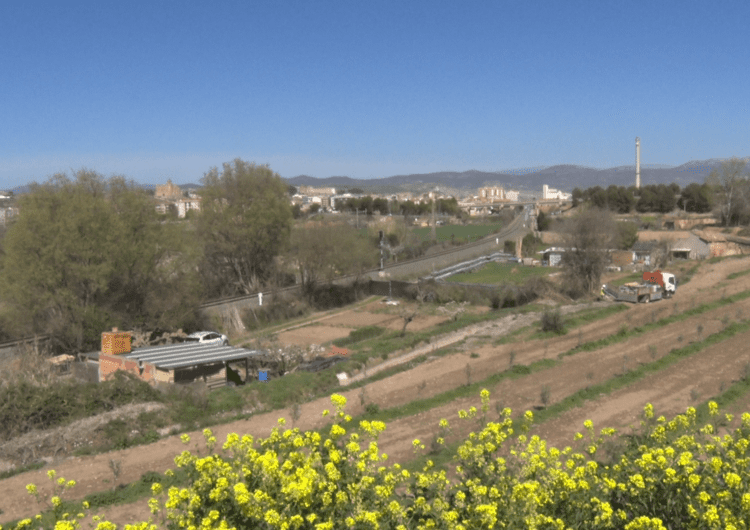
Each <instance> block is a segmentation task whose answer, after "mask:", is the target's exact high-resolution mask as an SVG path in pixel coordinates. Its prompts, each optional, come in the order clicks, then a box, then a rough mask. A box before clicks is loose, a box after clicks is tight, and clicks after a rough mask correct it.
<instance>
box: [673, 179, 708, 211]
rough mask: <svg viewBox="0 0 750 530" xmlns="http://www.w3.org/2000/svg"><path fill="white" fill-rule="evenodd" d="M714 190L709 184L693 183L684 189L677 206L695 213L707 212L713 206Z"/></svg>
mask: <svg viewBox="0 0 750 530" xmlns="http://www.w3.org/2000/svg"><path fill="white" fill-rule="evenodd" d="M712 200H713V197H712V192H711V187H710V186H709V185H708V184H697V183H695V182H693V183H692V184H690V185H688V186H686V187H685V188H684V189H683V190H682V194H681V195H680V199H679V200H678V201H677V207H678V208H680V209H682V210H684V211H686V212H694V213H707V212H710V211H711V207H712Z"/></svg>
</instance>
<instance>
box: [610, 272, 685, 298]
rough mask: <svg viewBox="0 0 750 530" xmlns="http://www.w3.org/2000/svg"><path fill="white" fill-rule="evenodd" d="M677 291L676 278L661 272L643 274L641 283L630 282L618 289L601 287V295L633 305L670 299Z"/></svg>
mask: <svg viewBox="0 0 750 530" xmlns="http://www.w3.org/2000/svg"><path fill="white" fill-rule="evenodd" d="M676 290H677V278H676V277H675V275H674V274H672V273H669V272H662V271H658V270H657V271H653V272H644V273H643V283H638V282H630V283H626V284H625V285H621V286H620V287H614V286H612V285H603V286H602V293H603V294H605V295H608V296H611V297H612V298H614V299H615V301H618V302H632V303H634V304H641V303H648V302H655V301H657V300H661V299H662V298H671V297H672V296H673V295H674V293H675V292H676Z"/></svg>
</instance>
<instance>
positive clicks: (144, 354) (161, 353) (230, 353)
mask: <svg viewBox="0 0 750 530" xmlns="http://www.w3.org/2000/svg"><path fill="white" fill-rule="evenodd" d="M265 353H266V352H265V351H262V350H246V349H245V348H235V347H233V346H222V345H219V344H196V343H194V342H183V343H181V344H169V345H166V346H151V347H148V348H136V349H134V350H133V351H132V352H130V353H126V354H123V355H122V356H123V357H125V358H126V359H133V360H136V361H144V362H147V363H149V364H153V365H154V366H156V367H158V368H163V369H165V370H172V369H174V368H185V367H186V366H195V365H199V364H212V363H219V362H224V361H237V360H240V359H245V358H247V357H258V356H260V355H263V354H265Z"/></svg>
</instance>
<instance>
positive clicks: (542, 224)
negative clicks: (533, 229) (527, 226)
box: [536, 210, 552, 232]
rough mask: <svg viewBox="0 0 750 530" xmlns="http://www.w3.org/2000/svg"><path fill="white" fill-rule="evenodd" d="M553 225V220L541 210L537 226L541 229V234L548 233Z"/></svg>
mask: <svg viewBox="0 0 750 530" xmlns="http://www.w3.org/2000/svg"><path fill="white" fill-rule="evenodd" d="M551 224H552V219H550V218H549V217H548V216H547V214H546V213H544V212H543V211H541V210H539V215H537V216H536V226H537V228H538V229H539V231H540V232H546V231H547V230H549V227H550V225H551Z"/></svg>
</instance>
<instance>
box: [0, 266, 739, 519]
mask: <svg viewBox="0 0 750 530" xmlns="http://www.w3.org/2000/svg"><path fill="white" fill-rule="evenodd" d="M748 267H750V258H742V259H728V260H724V261H722V262H719V263H715V264H711V263H708V262H704V263H703V264H702V265H701V268H700V270H699V272H698V273H696V274H695V275H694V276H693V278H692V280H691V281H690V282H689V283H687V284H685V285H681V286H680V287H679V288H678V292H677V294H676V295H675V297H674V298H673V299H671V300H664V301H661V302H658V303H654V304H643V305H639V306H630V308H629V309H628V310H627V311H626V312H622V313H618V314H615V315H613V316H610V317H608V318H606V319H602V320H599V321H596V322H592V323H589V324H586V325H585V326H582V327H581V328H580V339H579V332H578V329H576V330H575V331H573V332H572V333H569V334H568V335H565V336H562V337H558V338H554V339H547V340H544V341H538V340H537V341H528V342H521V343H513V344H507V345H500V346H493V345H492V344H491V338H492V337H491V333H490V339H487V337H481V338H480V337H476V338H475V339H473V342H472V340H469V341H468V342H467V343H466V344H465V346H464V348H463V351H461V352H458V353H455V354H451V355H447V356H445V357H440V358H435V359H433V360H431V361H429V362H427V363H424V364H421V365H419V366H417V367H415V368H413V369H411V370H408V371H405V372H401V373H399V374H396V375H394V376H391V377H389V378H387V379H384V380H381V381H376V382H373V383H370V384H368V385H366V386H365V387H364V388H365V393H366V396H367V400H368V401H372V402H374V403H377V404H378V405H380V407H381V408H390V407H394V406H398V405H403V404H406V403H409V402H411V401H414V400H416V399H421V398H425V397H430V396H434V395H437V394H440V393H442V392H445V391H447V390H450V389H452V388H456V387H459V386H461V385H464V384H465V383H466V382H467V376H466V365H467V364H469V365H470V367H471V373H472V374H473V376H472V377H473V378H475V379H476V380H478V379H480V378H484V377H487V376H489V375H490V374H493V373H498V372H502V371H504V370H506V369H507V368H508V366H509V361H510V356H511V352H514V363H515V364H524V365H528V364H530V363H532V362H534V361H536V360H540V359H542V358H545V357H547V358H550V359H552V358H554V359H557V357H558V355H559V354H561V353H565V352H568V351H569V350H570V349H572V348H573V347H575V346H576V345H577V344H578V342H579V340H583V341H584V342H586V341H591V340H596V339H599V338H604V337H608V336H610V335H613V334H615V333H616V332H617V331H618V330H619V329H620V328H621V327H622V326H626V327H631V326H637V325H641V324H645V323H649V322H651V321H652V319H654V318H656V319H659V318H664V317H666V316H668V315H671V314H673V313H675V312H676V313H681V312H682V311H684V310H687V309H690V308H692V307H694V306H695V305H697V304H700V303H705V302H710V301H713V300H718V299H719V298H721V297H722V296H728V295H731V294H734V293H737V292H741V291H745V290H747V289H750V275H747V276H741V277H739V278H737V279H734V280H726V277H727V275H728V274H730V273H733V272H738V271H742V270H745V269H747V268H748ZM367 309H369V311H368V310H365V308H359V309H357V310H353V311H351V312H344V313H339V314H336V315H334V316H332V317H329V318H327V319H325V320H323V321H321V322H319V323H317V324H316V325H315V326H307V327H300V328H297V329H295V330H293V331H290V332H288V333H289V335H287V337H286V338H287V340H292V339H293V340H299V341H306V340H310V341H311V342H312V343H317V344H320V343H321V342H324V340H323V339H322V338H321V337H323V335H322V334H321V333H322V332H323V331H325V332H326V333H329V335H326V336H331V337H332V336H334V335H335V336H336V337H339V336H346V335H347V334H348V333H349V331H350V330H351V329H352V326H353V325H355V324H356V325H359V326H361V325H363V324H365V325H381V326H388V327H390V326H391V325H393V326H397V327H398V328H399V329H400V326H401V325H403V321H402V320H401V319H400V317H399V316H398V315H397V314H387V313H384V312H383V313H380V312H375V306H372V307H371V308H370V307H368V308H367ZM749 316H750V300H745V301H741V302H737V303H734V304H731V305H729V306H726V307H722V308H719V309H714V310H711V311H708V312H706V313H703V314H701V315H698V316H693V317H690V318H688V319H686V320H683V321H680V322H677V323H673V324H670V325H668V326H664V327H661V328H658V329H656V330H653V331H651V332H649V333H646V334H643V335H640V336H638V337H631V338H629V339H628V340H626V341H623V342H620V343H617V344H614V345H611V346H608V347H604V348H601V349H598V350H596V351H592V352H579V353H576V354H575V355H571V356H565V357H563V358H562V359H560V361H559V363H558V364H557V365H556V366H554V367H552V368H550V369H547V370H542V371H539V372H535V373H532V374H529V375H527V376H523V377H518V378H516V379H513V380H509V379H504V380H502V381H501V382H500V383H498V384H496V385H494V386H491V387H488V389H489V390H490V392H491V395H492V402H491V408H490V419H494V418H496V413H495V404H496V403H498V405H499V406H502V407H506V406H507V407H510V408H511V409H513V411H514V415H515V414H521V413H523V411H525V410H530V409H533V408H534V407H538V406H540V405H541V397H540V396H541V392H540V391H541V389H542V387H544V386H548V387H549V390H550V396H551V402H552V403H554V402H558V401H560V400H561V399H563V398H565V397H566V396H569V395H571V394H573V393H575V392H577V391H578V390H580V389H582V388H585V387H587V386H590V385H596V384H599V383H603V382H606V381H608V380H610V379H612V378H613V377H614V376H615V375H617V374H619V373H622V372H623V371H625V370H629V369H633V368H635V367H637V366H639V365H640V364H643V363H649V362H652V361H653V360H655V359H659V358H661V357H663V356H665V355H667V354H668V353H669V352H670V351H671V350H672V349H673V348H678V347H681V346H685V345H688V344H689V343H690V342H692V341H696V340H698V339H699V330H698V327H699V326H702V331H701V333H700V335H701V336H702V337H704V338H705V337H706V336H708V335H710V334H711V333H714V332H716V331H719V330H721V329H723V328H724V326H725V323H724V322H722V320H725V319H727V318H728V319H729V320H730V321H737V320H738V319H741V320H746V319H747V318H748V317H749ZM423 318H424V319H425V320H424V321H423V322H422V323H423V324H424V325H433V324H427V322H428V321H429V322H433V323H434V322H435V321H437V319H441V318H442V319H444V318H445V317H439V316H424V317H423ZM427 319H434V320H427ZM415 323H416V321H415V322H413V323H411V324H410V325H409V329H418V327H417V326H413V324H415ZM412 326H413V327H412ZM282 335H283V334H282ZM748 339H750V336H749V334H747V333H744V334H740V335H737V336H735V337H733V338H731V339H727V340H725V341H723V342H721V343H719V344H716V345H713V346H711V347H707V348H704V349H703V350H701V351H700V352H698V353H696V354H694V355H692V356H690V357H688V358H685V359H682V360H680V361H679V362H676V363H674V364H672V365H671V366H669V367H667V368H665V369H662V370H660V371H658V372H656V373H653V374H651V375H647V376H645V377H643V378H641V379H640V380H638V381H636V382H635V383H633V384H630V385H628V386H626V387H624V388H620V389H619V390H615V391H613V392H611V393H609V394H607V395H600V396H599V398H598V399H595V400H593V401H588V402H586V403H585V405H584V406H582V407H579V408H575V409H572V410H569V411H568V412H565V413H563V414H561V415H559V416H557V417H555V418H553V419H551V420H549V421H547V422H544V423H542V424H539V425H536V426H535V427H534V428H533V429H534V431H533V432H534V433H535V434H539V435H540V436H541V437H542V438H544V439H547V440H548V441H549V443H550V444H551V445H556V446H558V447H562V446H566V445H572V439H573V438H572V437H573V434H574V433H575V432H576V431H580V430H582V428H583V427H582V425H583V421H584V420H586V419H591V420H592V421H593V422H594V424H595V426H596V427H597V428H601V427H605V426H607V427H615V428H620V429H621V428H626V427H627V426H628V425H630V424H633V423H637V421H638V418H639V414H640V411H641V410H642V408H643V406H644V405H645V404H646V403H648V402H650V403H652V404H653V405H654V407H655V410H656V412H657V414H664V415H665V416H667V417H669V416H671V415H674V414H677V413H680V412H684V410H685V408H686V407H687V406H689V405H694V404H696V402H700V401H703V400H705V399H707V398H708V397H710V396H712V395H715V394H717V393H718V392H719V391H720V389H721V388H722V387H723V386H728V385H729V384H731V383H732V382H733V381H736V380H738V379H739V377H740V375H741V373H742V370H743V367H744V365H745V363H748V362H750V350H748V349H747V348H746V343H747V341H748ZM326 340H331V339H330V338H328V339H326ZM649 347H651V348H649ZM472 352H473V353H477V354H479V357H478V358H471V357H470V355H469V354H470V353H472ZM423 382H425V384H424V385H420V384H421V383H423ZM420 387H421V389H420ZM360 391H361V390H360V389H353V390H347V389H344V388H342V390H341V391H340V393H341V394H342V395H344V396H345V397H346V398H347V400H348V403H349V404H348V406H347V411H348V412H349V413H350V414H352V415H356V414H359V413H361V412H362V409H363V407H362V406H361V405H360V400H359V394H360ZM479 404H480V400H479V396H478V395H477V396H474V397H469V398H462V399H458V400H455V401H453V402H451V403H449V404H446V405H442V406H438V407H435V408H431V409H427V410H424V411H423V412H421V413H419V414H417V415H415V416H411V417H405V418H401V419H398V420H395V421H392V422H389V423H388V427H387V429H386V431H385V432H384V433H382V434H381V437H380V442H379V446H380V448H381V452H385V453H387V454H388V455H389V463H393V462H405V461H407V460H408V459H409V458H411V457H412V447H411V442H412V440H413V439H414V438H419V439H420V440H422V441H423V442H429V440H431V439H432V437H433V436H434V434H435V432H436V431H437V424H438V422H439V421H440V419H441V418H447V419H448V420H449V421H450V423H451V426H452V428H453V430H454V433H453V435H452V439H458V438H459V437H460V438H464V437H466V435H467V434H468V433H469V432H470V431H471V430H475V429H476V423H475V422H473V423H468V422H462V421H461V420H459V419H458V417H457V411H458V410H459V409H468V408H469V407H471V406H479ZM326 408H330V401H329V399H327V398H324V399H323V398H321V399H318V400H315V401H313V402H310V403H307V404H305V405H303V406H302V416H301V418H300V420H299V421H298V422H297V424H296V426H297V427H299V428H300V429H303V430H304V429H311V428H319V427H323V426H324V425H325V423H324V422H323V418H322V417H321V411H322V410H323V409H326ZM732 408H733V409H734V412H736V413H738V412H742V411H746V410H748V409H749V408H750V398H749V397H748V396H746V397H745V398H744V399H743V400H742V402H741V403H737V404H735V405H733V407H732ZM280 416H286V417H287V418H288V417H289V411H288V410H287V411H276V412H272V413H267V414H259V415H257V416H254V417H252V418H251V419H250V420H246V421H241V422H235V423H232V424H227V425H223V426H220V427H218V428H215V429H214V433H215V435H216V436H217V438H218V439H219V440H222V439H224V438H225V437H226V435H227V434H228V433H230V432H238V433H240V434H245V433H249V434H252V435H253V436H261V437H265V436H267V435H268V434H269V433H270V430H271V429H272V428H273V427H274V426H275V425H276V420H277V419H278V417H280ZM192 437H193V440H197V441H201V440H202V436H201V435H200V433H193V434H192ZM449 441H450V439H449ZM193 447H194V443H192V442H191V444H190V448H191V449H192V448H193ZM183 449H185V447H184V446H183V444H182V443H181V442H180V440H179V437H177V436H172V437H167V438H164V439H162V440H160V441H158V442H156V443H154V444H151V445H149V446H146V447H143V446H142V447H135V448H131V449H127V450H124V451H114V452H111V453H108V454H102V455H96V456H90V457H75V458H69V459H65V460H62V461H58V462H54V463H53V464H51V465H50V466H48V467H47V468H46V469H42V470H38V471H33V472H28V473H24V474H21V475H17V476H14V477H11V478H9V479H5V480H2V481H0V508H1V509H2V510H4V512H3V513H2V514H1V515H0V522H7V521H10V520H13V519H16V518H19V517H23V516H31V515H33V514H34V513H36V511H37V510H38V508H39V507H38V506H37V504H36V502H35V501H34V500H33V498H31V497H30V496H29V495H28V494H27V493H26V491H25V485H26V484H28V483H29V482H34V483H36V484H37V485H38V486H39V487H40V490H41V491H42V492H43V493H46V492H47V491H49V488H48V487H47V486H48V484H49V481H48V479H47V477H46V471H47V469H50V468H54V469H56V470H57V471H58V475H62V476H64V477H66V478H68V479H75V480H77V481H78V486H77V487H76V488H74V489H73V490H71V492H70V493H69V494H68V496H67V497H68V498H81V497H83V496H84V495H86V494H88V493H91V492H94V491H102V490H106V489H108V488H111V487H112V482H111V480H112V473H111V471H110V469H109V460H110V459H114V460H120V461H121V463H122V464H121V466H122V473H121V475H120V477H119V481H120V482H121V483H128V482H132V481H134V480H137V479H139V478H140V476H141V475H142V474H143V473H144V472H146V471H150V470H155V471H160V472H163V471H165V470H166V469H168V468H170V467H173V458H174V456H175V455H177V454H179V452H181V451H182V450H183ZM105 480H107V481H109V482H105ZM104 513H105V516H106V517H108V518H110V519H111V520H113V521H114V522H116V523H130V522H135V521H139V520H145V519H147V518H148V517H149V512H148V509H147V507H146V500H145V499H144V500H143V501H139V502H138V503H135V504H134V505H129V506H117V507H114V508H112V509H110V510H108V511H106V512H104Z"/></svg>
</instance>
